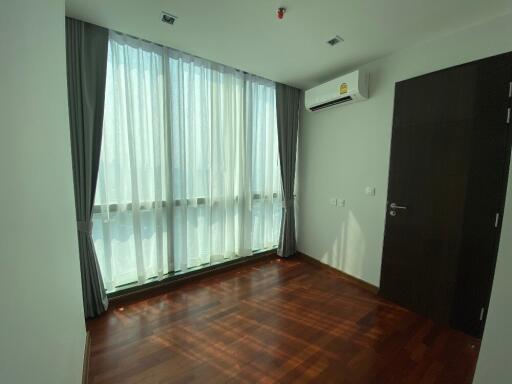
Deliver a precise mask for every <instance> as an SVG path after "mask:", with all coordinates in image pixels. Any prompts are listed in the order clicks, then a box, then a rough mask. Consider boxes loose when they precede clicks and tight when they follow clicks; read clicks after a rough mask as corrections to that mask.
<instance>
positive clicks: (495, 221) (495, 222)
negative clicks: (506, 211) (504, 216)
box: [494, 212, 500, 228]
mask: <svg viewBox="0 0 512 384" xmlns="http://www.w3.org/2000/svg"><path fill="white" fill-rule="evenodd" d="M499 225H500V213H499V212H498V213H497V214H496V218H495V219H494V228H498V226H499Z"/></svg>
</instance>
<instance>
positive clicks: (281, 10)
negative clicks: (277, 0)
mask: <svg viewBox="0 0 512 384" xmlns="http://www.w3.org/2000/svg"><path fill="white" fill-rule="evenodd" d="M285 12H286V8H283V7H281V8H277V12H276V13H277V18H278V19H279V20H282V19H283V17H284V13H285Z"/></svg>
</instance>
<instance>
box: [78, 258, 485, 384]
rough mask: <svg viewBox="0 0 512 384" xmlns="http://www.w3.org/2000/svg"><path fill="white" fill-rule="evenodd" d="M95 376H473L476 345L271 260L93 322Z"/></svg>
mask: <svg viewBox="0 0 512 384" xmlns="http://www.w3.org/2000/svg"><path fill="white" fill-rule="evenodd" d="M87 326H88V329H89V331H90V335H91V359H90V371H89V381H90V383H98V384H99V383H123V384H129V383H201V384H204V383H291V382H294V383H295V382H303V383H308V382H309V383H379V384H383V383H415V384H417V383H450V384H457V383H471V379H472V376H473V371H474V368H475V364H476V359H477V355H478V348H479V342H478V340H475V339H473V338H471V337H469V336H466V335H464V334H463V333H460V332H457V331H454V330H451V329H448V328H445V327H441V326H437V325H435V324H433V323H432V322H431V321H429V320H426V319H425V318H422V317H420V316H419V315H416V314H414V313H412V312H409V311H407V310H405V309H403V308H400V307H398V306H396V305H394V304H391V303H389V302H387V301H385V300H383V299H381V298H379V297H378V296H376V295H375V294H374V293H372V292H369V291H368V290H365V289H363V288H361V287H360V286H357V285H355V284H353V283H351V282H348V281H347V280H346V279H345V278H344V277H343V276H342V275H340V274H338V273H337V272H332V271H329V270H327V269H325V268H322V267H319V266H317V265H313V264H311V263H308V262H306V261H304V260H303V259H297V258H291V259H289V260H280V259H276V258H272V259H270V260H266V261H260V262H257V263H253V264H248V265H244V266H241V267H237V268H236V269H233V270H230V271H226V272H222V273H220V274H216V275H214V276H211V277H207V278H203V279H201V280H197V281H194V282H191V283H188V284H186V285H183V286H180V287H177V288H173V289H170V290H169V291H168V292H166V293H163V294H158V295H154V296H153V297H150V298H147V299H145V300H139V301H135V302H132V303H129V304H125V305H123V306H120V305H118V306H117V307H115V306H114V307H112V308H111V309H110V310H109V312H108V313H107V314H105V315H103V316H101V317H100V318H97V319H95V320H92V321H89V322H88V324H87Z"/></svg>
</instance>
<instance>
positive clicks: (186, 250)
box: [93, 32, 282, 290]
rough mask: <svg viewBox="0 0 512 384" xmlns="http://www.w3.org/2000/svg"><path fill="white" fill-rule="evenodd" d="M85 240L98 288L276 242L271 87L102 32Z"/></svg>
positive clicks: (256, 79)
mask: <svg viewBox="0 0 512 384" xmlns="http://www.w3.org/2000/svg"><path fill="white" fill-rule="evenodd" d="M105 96H106V97H105V118H104V133H103V143H102V154H101V164H100V172H99V177H98V187H97V188H98V189H97V193H96V202H95V216H94V227H93V238H94V241H95V246H96V251H97V254H98V259H99V262H100V267H101V269H102V273H103V278H104V280H105V285H106V287H107V289H109V290H112V289H114V288H115V287H118V286H120V285H123V284H127V283H131V282H135V281H136V282H139V283H144V282H145V281H147V279H149V278H153V277H157V278H161V277H163V276H165V275H166V274H167V273H168V272H177V271H181V272H185V271H187V270H190V269H191V268H197V267H201V266H207V265H210V264H212V263H217V262H223V261H225V260H229V259H233V258H236V257H242V256H247V255H250V254H252V253H253V252H255V251H258V250H264V249H270V248H274V247H275V246H276V245H277V242H278V237H279V230H280V224H281V200H282V196H281V179H280V172H279V163H278V159H279V157H278V152H277V151H278V149H277V129H276V112H275V86H274V83H273V82H271V81H268V80H264V79H261V78H259V77H256V76H251V75H247V74H244V73H242V72H240V71H237V70H235V69H233V68H229V67H226V66H222V65H219V64H215V63H211V62H209V61H207V60H202V59H199V58H197V57H193V56H190V55H187V54H184V53H182V52H178V51H175V50H172V49H169V48H165V47H161V46H159V45H156V44H152V43H148V42H145V41H142V40H139V39H135V38H132V37H128V36H124V35H121V34H118V33H115V32H110V41H109V55H108V64H107V84H106V95H105Z"/></svg>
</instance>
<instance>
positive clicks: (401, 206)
mask: <svg viewBox="0 0 512 384" xmlns="http://www.w3.org/2000/svg"><path fill="white" fill-rule="evenodd" d="M389 207H390V208H391V209H407V207H405V206H403V205H396V204H395V203H391V204H390V205H389Z"/></svg>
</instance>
